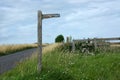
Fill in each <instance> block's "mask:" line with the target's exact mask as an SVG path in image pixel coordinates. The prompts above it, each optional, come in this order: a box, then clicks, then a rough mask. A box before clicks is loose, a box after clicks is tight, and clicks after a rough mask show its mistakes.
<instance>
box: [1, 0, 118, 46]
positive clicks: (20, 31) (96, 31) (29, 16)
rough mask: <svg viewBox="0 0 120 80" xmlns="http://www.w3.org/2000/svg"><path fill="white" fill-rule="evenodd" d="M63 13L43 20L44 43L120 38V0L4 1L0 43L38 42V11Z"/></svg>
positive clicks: (2, 0) (2, 1) (2, 2)
mask: <svg viewBox="0 0 120 80" xmlns="http://www.w3.org/2000/svg"><path fill="white" fill-rule="evenodd" d="M38 10H41V11H42V13H43V14H51V13H52V14H53V13H58V14H60V17H59V18H50V19H44V20H42V22H43V23H42V33H43V34H42V36H43V43H53V42H54V40H55V38H56V36H58V35H60V34H62V35H63V36H64V38H66V37H67V36H72V38H73V39H83V38H94V37H96V38H106V37H120V0H54V1H53V0H0V44H24V43H36V42H37V23H38V21H37V12H38Z"/></svg>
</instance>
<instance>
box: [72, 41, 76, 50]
mask: <svg viewBox="0 0 120 80" xmlns="http://www.w3.org/2000/svg"><path fill="white" fill-rule="evenodd" d="M74 51H75V42H74V40H73V41H72V52H74Z"/></svg>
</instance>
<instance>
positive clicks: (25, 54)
mask: <svg viewBox="0 0 120 80" xmlns="http://www.w3.org/2000/svg"><path fill="white" fill-rule="evenodd" d="M36 50H37V48H33V49H27V50H24V51H20V52H16V53H14V54H10V55H6V56H2V57H0V74H2V73H4V72H6V71H8V70H10V69H12V68H14V67H15V66H16V64H17V63H18V62H21V61H22V60H25V59H26V58H29V57H30V56H31V55H32V54H34V52H36Z"/></svg>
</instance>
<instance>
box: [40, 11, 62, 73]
mask: <svg viewBox="0 0 120 80" xmlns="http://www.w3.org/2000/svg"><path fill="white" fill-rule="evenodd" d="M54 17H60V14H42V11H38V72H41V69H42V19H48V18H54Z"/></svg>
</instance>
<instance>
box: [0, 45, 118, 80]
mask: <svg viewBox="0 0 120 80" xmlns="http://www.w3.org/2000/svg"><path fill="white" fill-rule="evenodd" d="M57 48H59V47H57ZM42 63H43V68H42V72H41V73H40V74H39V73H38V72H37V56H36V55H33V56H32V57H31V59H29V60H26V61H24V62H22V63H19V64H18V66H17V67H16V68H15V69H13V70H11V71H9V72H7V73H5V74H2V75H1V76H0V80H120V76H119V74H120V54H119V53H110V52H108V53H104V54H97V55H94V56H90V55H89V56H85V55H81V54H80V53H69V52H62V51H60V50H59V49H55V50H53V49H52V51H48V52H46V54H44V55H43V61H42Z"/></svg>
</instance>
